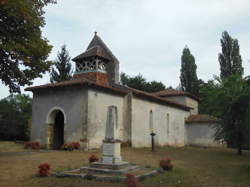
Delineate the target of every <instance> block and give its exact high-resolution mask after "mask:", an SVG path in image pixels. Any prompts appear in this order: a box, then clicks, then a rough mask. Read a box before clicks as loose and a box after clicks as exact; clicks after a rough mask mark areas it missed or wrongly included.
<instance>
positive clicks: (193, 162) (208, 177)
mask: <svg viewBox="0 0 250 187" xmlns="http://www.w3.org/2000/svg"><path fill="white" fill-rule="evenodd" d="M92 153H94V154H99V150H92V151H89V152H83V151H73V152H67V151H51V152H46V151H45V152H44V151H42V152H38V151H32V152H27V150H23V149H22V145H17V144H14V143H12V142H0V186H1V187H4V186H6V187H10V186H11V187H12V186H31V187H33V186H39V187H47V186H48V187H49V186H51V187H56V186H71V187H74V186H84V187H90V186H91V187H110V186H112V187H113V186H114V187H125V185H124V184H117V183H103V182H96V181H86V180H81V179H70V178H55V177H48V178H40V177H38V176H37V166H38V165H39V164H40V163H43V162H48V163H50V164H51V166H52V171H60V170H68V169H74V168H78V167H80V166H83V165H87V161H88V156H89V155H90V154H92ZM235 153H236V151H235V150H231V149H226V148H195V147H183V148H170V147H163V148H158V149H157V152H154V153H151V152H150V149H147V148H141V149H133V148H123V149H122V157H123V160H125V161H129V162H131V163H135V164H138V165H141V166H145V165H151V166H154V167H155V166H158V160H159V159H161V158H162V157H164V156H168V157H170V158H171V159H172V162H173V165H174V169H173V171H171V172H165V173H162V174H159V175H157V176H156V177H153V178H148V179H146V180H145V181H142V182H140V186H141V187H143V186H145V187H149V186H150V187H151V186H152V187H154V186H157V187H163V186H164V187H166V186H168V187H173V186H176V187H181V186H182V187H183V186H185V187H192V186H194V187H210V186H212V187H249V186H250V152H248V151H244V155H243V156H237V155H236V154H235Z"/></svg>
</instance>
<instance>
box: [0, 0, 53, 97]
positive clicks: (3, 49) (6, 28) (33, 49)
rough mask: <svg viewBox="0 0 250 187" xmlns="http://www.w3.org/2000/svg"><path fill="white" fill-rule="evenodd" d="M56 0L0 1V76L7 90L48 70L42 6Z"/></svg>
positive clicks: (48, 49)
mask: <svg viewBox="0 0 250 187" xmlns="http://www.w3.org/2000/svg"><path fill="white" fill-rule="evenodd" d="M49 3H55V0H32V1H30V0H18V1H17V0H2V1H1V2H0V80H1V81H2V82H3V83H4V84H5V85H6V86H8V87H9V90H10V92H20V86H24V85H30V84H31V83H32V80H33V79H35V78H37V77H41V76H42V73H45V72H46V71H49V68H50V65H51V63H50V62H49V61H47V60H46V59H47V57H48V54H49V53H50V51H51V48H52V46H51V45H49V44H48V40H47V39H46V38H44V37H42V31H41V28H42V27H44V25H45V19H44V17H43V15H44V13H45V12H44V7H45V6H46V5H48V4H49Z"/></svg>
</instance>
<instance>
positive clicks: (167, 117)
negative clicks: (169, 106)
mask: <svg viewBox="0 0 250 187" xmlns="http://www.w3.org/2000/svg"><path fill="white" fill-rule="evenodd" d="M169 120H170V119H169V113H167V115H166V122H167V123H166V125H167V136H169V134H170V123H169Z"/></svg>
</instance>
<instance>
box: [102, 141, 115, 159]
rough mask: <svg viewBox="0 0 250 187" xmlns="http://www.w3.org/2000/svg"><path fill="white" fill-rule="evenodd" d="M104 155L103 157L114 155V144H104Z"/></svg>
mask: <svg viewBox="0 0 250 187" xmlns="http://www.w3.org/2000/svg"><path fill="white" fill-rule="evenodd" d="M102 154H103V155H110V156H112V155H114V145H112V144H108V143H106V144H103V147H102Z"/></svg>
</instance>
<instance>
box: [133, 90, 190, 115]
mask: <svg viewBox="0 0 250 187" xmlns="http://www.w3.org/2000/svg"><path fill="white" fill-rule="evenodd" d="M132 93H133V94H135V95H136V96H139V97H145V98H147V99H151V100H153V101H156V102H158V103H160V104H165V105H168V106H172V107H175V108H179V109H182V110H185V111H190V109H191V108H190V107H187V106H185V105H181V104H178V103H175V102H172V101H168V100H166V99H162V98H160V97H157V96H154V95H151V94H146V93H140V92H136V91H132Z"/></svg>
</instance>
